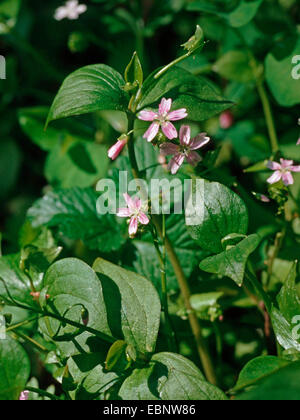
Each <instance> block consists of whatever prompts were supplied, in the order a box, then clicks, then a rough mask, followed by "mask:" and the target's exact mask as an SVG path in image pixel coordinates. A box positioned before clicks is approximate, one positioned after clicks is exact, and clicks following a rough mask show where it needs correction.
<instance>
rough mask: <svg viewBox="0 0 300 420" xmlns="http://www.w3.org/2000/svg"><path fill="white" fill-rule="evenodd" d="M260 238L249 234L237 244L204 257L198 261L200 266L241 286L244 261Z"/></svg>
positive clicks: (254, 248)
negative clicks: (219, 252)
mask: <svg viewBox="0 0 300 420" xmlns="http://www.w3.org/2000/svg"><path fill="white" fill-rule="evenodd" d="M260 241H261V239H260V237H259V236H258V235H250V236H248V238H246V239H244V240H243V241H242V242H240V243H239V244H238V245H235V246H234V247H232V248H229V249H228V250H227V251H224V252H222V253H221V254H218V255H214V256H212V257H208V258H206V259H205V260H204V261H202V262H201V263H200V268H201V270H203V271H206V272H207V273H213V274H218V275H220V276H224V277H229V278H231V279H232V280H233V281H235V282H236V283H237V285H238V286H242V284H243V280H244V276H245V268H246V263H247V261H248V258H249V256H250V255H251V254H252V253H253V252H254V251H255V250H256V248H257V247H258V245H259V243H260Z"/></svg>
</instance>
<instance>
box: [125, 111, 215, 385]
mask: <svg viewBox="0 0 300 420" xmlns="http://www.w3.org/2000/svg"><path fill="white" fill-rule="evenodd" d="M127 115H128V131H131V130H132V129H133V127H134V118H135V116H134V114H132V113H131V112H130V111H129V112H128V114H127ZM128 149H129V159H130V163H131V169H132V174H133V176H134V178H136V179H140V178H141V175H140V172H139V168H138V164H137V160H136V156H135V151H134V139H133V136H132V135H131V136H130V139H129V142H128ZM152 221H153V224H154V226H155V228H156V230H157V232H158V234H159V236H160V238H161V239H162V240H163V241H164V243H165V247H166V253H167V254H168V256H169V259H170V262H171V264H172V267H173V270H174V272H175V275H176V278H177V281H178V284H179V287H180V290H181V294H182V297H183V300H184V304H185V308H186V311H187V314H188V319H189V323H190V326H191V330H192V333H193V336H194V339H195V342H196V346H197V351H198V354H199V357H200V360H201V362H202V366H203V370H204V373H205V375H206V377H207V380H208V381H209V382H211V383H212V384H214V385H217V376H216V373H215V370H214V366H213V363H212V360H211V357H210V354H209V350H208V346H207V343H206V341H205V340H204V338H203V334H202V328H201V326H200V322H199V319H198V317H197V315H196V314H195V312H194V310H193V308H192V305H191V302H190V297H191V292H190V288H189V285H188V281H187V278H186V277H185V274H184V272H183V269H182V267H181V264H180V262H179V259H178V257H177V255H176V252H175V250H174V248H173V245H172V243H171V241H170V240H169V238H168V236H167V235H166V234H165V235H164V232H163V226H162V224H161V221H160V218H159V217H158V216H156V215H152ZM154 243H155V239H154Z"/></svg>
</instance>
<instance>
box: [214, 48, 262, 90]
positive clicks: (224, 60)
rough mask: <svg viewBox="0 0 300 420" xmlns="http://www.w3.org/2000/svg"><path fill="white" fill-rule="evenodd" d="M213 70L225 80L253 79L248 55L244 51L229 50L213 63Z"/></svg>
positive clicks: (244, 80)
mask: <svg viewBox="0 0 300 420" xmlns="http://www.w3.org/2000/svg"><path fill="white" fill-rule="evenodd" d="M213 70H214V71H215V72H216V73H218V74H219V75H221V76H222V77H224V78H225V79H227V80H233V81H236V82H240V83H247V82H250V81H252V80H255V75H254V72H253V69H252V67H251V66H250V62H249V55H248V54H247V53H246V52H244V51H241V50H239V51H229V52H227V53H226V54H224V55H223V56H222V57H221V58H219V60H218V61H217V62H216V63H215V64H214V66H213Z"/></svg>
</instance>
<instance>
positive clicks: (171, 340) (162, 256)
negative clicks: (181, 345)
mask: <svg viewBox="0 0 300 420" xmlns="http://www.w3.org/2000/svg"><path fill="white" fill-rule="evenodd" d="M163 226H164V227H163V232H164V233H163V235H162V236H163V237H162V241H163V252H161V250H160V246H159V241H158V237H157V231H156V229H155V227H154V226H153V230H152V237H153V242H154V246H155V249H156V252H157V256H158V259H159V263H160V272H161V292H162V311H163V313H164V318H165V328H166V336H167V340H168V347H169V349H170V350H171V351H173V352H176V351H177V345H176V340H175V334H174V331H173V328H172V324H171V320H170V314H169V304H168V289H167V276H166V245H165V238H166V224H165V215H163Z"/></svg>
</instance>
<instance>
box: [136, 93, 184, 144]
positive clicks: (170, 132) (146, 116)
mask: <svg viewBox="0 0 300 420" xmlns="http://www.w3.org/2000/svg"><path fill="white" fill-rule="evenodd" d="M171 107H172V99H165V98H163V99H162V100H161V103H160V105H159V110H158V112H153V111H141V112H140V113H139V116H138V118H139V119H140V120H142V121H153V123H152V124H151V125H150V127H149V129H148V130H147V131H146V133H145V135H144V138H145V139H147V140H148V141H149V142H151V141H153V140H154V139H155V137H156V136H157V134H158V132H159V129H160V128H161V129H162V131H163V133H164V135H165V136H166V137H167V138H168V139H169V140H173V139H176V138H177V137H178V133H177V130H176V128H175V127H174V125H173V124H172V123H171V122H170V121H179V120H183V119H184V118H186V117H187V116H188V114H187V110H186V109H185V108H182V109H177V110H176V111H172V112H171Z"/></svg>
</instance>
